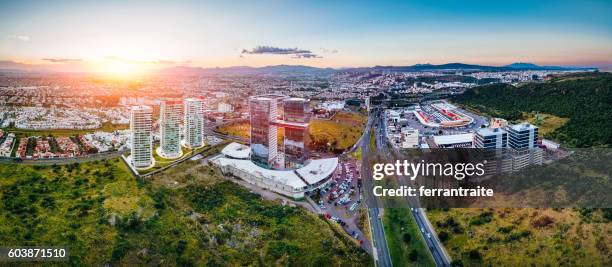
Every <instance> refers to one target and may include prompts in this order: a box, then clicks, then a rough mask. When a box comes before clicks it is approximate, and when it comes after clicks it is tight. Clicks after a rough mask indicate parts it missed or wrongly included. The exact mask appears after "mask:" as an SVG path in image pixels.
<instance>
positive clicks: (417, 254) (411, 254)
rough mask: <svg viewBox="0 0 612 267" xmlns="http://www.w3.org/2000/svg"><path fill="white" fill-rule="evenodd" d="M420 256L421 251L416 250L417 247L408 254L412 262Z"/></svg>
mask: <svg viewBox="0 0 612 267" xmlns="http://www.w3.org/2000/svg"><path fill="white" fill-rule="evenodd" d="M418 258H419V253H418V252H417V251H416V249H412V250H411V251H410V253H409V254H408V259H409V260H410V261H412V262H415V261H416V260H417V259H418Z"/></svg>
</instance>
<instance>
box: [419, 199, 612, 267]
mask: <svg viewBox="0 0 612 267" xmlns="http://www.w3.org/2000/svg"><path fill="white" fill-rule="evenodd" d="M428 216H429V218H430V220H431V222H432V224H433V225H434V226H435V227H436V230H437V232H438V236H439V238H440V240H441V241H442V242H443V243H444V244H445V246H446V249H447V250H448V252H449V253H450V254H451V258H452V259H453V260H460V261H461V262H462V263H463V265H464V266H472V265H476V266H496V265H504V266H529V265H531V266H558V265H567V266H579V265H580V266H610V264H612V262H611V261H610V259H611V257H610V256H611V255H610V247H609V246H610V244H612V224H610V223H609V221H608V219H606V218H603V217H602V212H601V210H588V209H584V210H571V209H557V210H555V209H449V210H430V211H428Z"/></svg>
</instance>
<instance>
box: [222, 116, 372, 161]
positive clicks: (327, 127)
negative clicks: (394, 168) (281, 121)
mask: <svg viewBox="0 0 612 267" xmlns="http://www.w3.org/2000/svg"><path fill="white" fill-rule="evenodd" d="M366 121H367V117H366V116H364V115H363V114H360V113H353V112H338V113H336V114H335V115H334V116H333V117H332V118H330V119H329V120H321V119H313V120H311V121H310V128H309V134H310V146H311V148H312V149H315V150H318V151H331V152H341V151H344V150H345V149H347V148H350V147H351V146H353V145H354V144H355V143H356V142H357V140H358V139H359V137H360V136H361V134H362V133H363V128H364V126H365V123H366ZM249 130H250V124H249V122H239V123H234V124H229V125H224V126H221V127H219V128H218V129H217V131H218V132H220V133H222V134H227V135H232V136H238V137H242V138H249V136H250V133H249ZM282 136H283V135H282V131H281V130H279V137H278V140H282Z"/></svg>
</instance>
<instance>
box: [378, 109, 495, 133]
mask: <svg viewBox="0 0 612 267" xmlns="http://www.w3.org/2000/svg"><path fill="white" fill-rule="evenodd" d="M459 111H460V112H461V113H463V114H465V115H468V116H470V117H472V118H473V119H474V121H473V122H472V123H470V124H468V125H466V126H459V127H452V128H441V127H438V128H436V127H429V126H426V125H423V124H421V122H419V120H418V119H417V118H416V116H415V115H414V114H413V113H412V111H408V110H407V111H406V112H403V113H404V119H405V121H404V122H401V123H400V124H402V125H403V126H408V127H411V128H414V129H417V130H419V134H420V135H422V136H432V135H450V134H460V133H467V132H474V131H476V129H479V128H481V127H482V125H485V126H486V125H488V122H487V120H486V118H484V117H481V116H478V115H476V114H473V113H471V112H469V111H466V110H464V109H459ZM387 123H388V124H392V122H387Z"/></svg>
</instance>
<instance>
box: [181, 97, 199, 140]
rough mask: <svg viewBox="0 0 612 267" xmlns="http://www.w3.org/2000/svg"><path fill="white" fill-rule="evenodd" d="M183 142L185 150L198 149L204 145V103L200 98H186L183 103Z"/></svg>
mask: <svg viewBox="0 0 612 267" xmlns="http://www.w3.org/2000/svg"><path fill="white" fill-rule="evenodd" d="M183 107H184V108H183V112H184V119H183V122H184V131H185V134H184V136H185V140H184V142H183V144H184V145H185V147H187V148H191V149H194V148H198V147H201V146H203V145H204V138H203V131H204V112H203V111H204V103H203V101H202V99H201V98H187V99H185V100H184V101H183Z"/></svg>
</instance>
